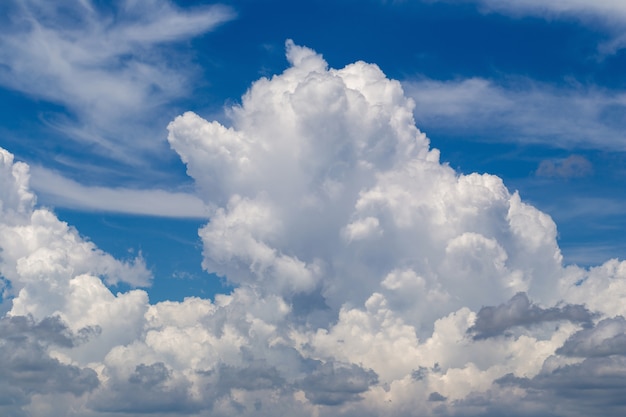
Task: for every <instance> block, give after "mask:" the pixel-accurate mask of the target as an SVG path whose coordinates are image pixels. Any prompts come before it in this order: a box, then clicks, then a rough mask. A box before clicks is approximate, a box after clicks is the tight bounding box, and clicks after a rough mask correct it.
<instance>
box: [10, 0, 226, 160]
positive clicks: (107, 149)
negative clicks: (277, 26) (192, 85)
mask: <svg viewBox="0 0 626 417" xmlns="http://www.w3.org/2000/svg"><path fill="white" fill-rule="evenodd" d="M2 9H3V13H2V15H3V17H2V18H1V23H2V25H3V36H2V38H1V39H0V85H2V86H3V87H5V88H7V89H10V90H15V91H19V92H21V93H25V94H27V95H28V96H30V97H33V98H34V99H36V100H45V101H48V102H51V103H53V104H56V105H60V106H62V108H64V109H65V111H61V112H58V113H55V114H54V115H53V116H48V117H47V118H46V119H47V120H46V122H47V123H48V124H49V125H50V126H52V127H54V128H56V129H58V131H59V132H60V134H61V135H63V136H65V138H66V139H72V140H73V141H74V142H78V143H81V144H83V145H87V147H86V148H85V149H91V151H94V152H96V153H98V154H100V155H105V156H106V157H107V158H110V159H113V160H119V161H123V162H124V163H131V164H138V163H139V162H140V161H141V154H142V153H144V152H149V151H150V152H154V149H157V150H162V149H166V146H165V140H164V134H163V133H162V129H163V128H164V125H163V126H159V130H157V129H155V125H154V124H155V120H158V119H159V118H166V117H168V116H167V115H166V114H163V108H162V107H163V105H165V104H167V103H170V102H171V101H172V100H174V99H176V98H179V97H181V96H183V95H184V94H185V93H186V92H187V91H188V88H189V82H190V80H191V79H192V77H193V69H189V68H193V66H192V65H184V64H185V55H184V53H179V51H177V50H176V48H175V47H174V46H175V45H176V43H177V42H180V41H184V40H188V39H190V38H193V37H195V36H198V35H200V34H202V33H205V32H208V31H210V30H213V29H215V28H216V27H217V26H218V25H219V24H221V23H223V22H226V21H228V20H230V19H233V18H234V12H233V11H232V10H231V9H230V8H227V7H223V6H207V7H197V8H194V9H181V8H180V7H178V6H176V5H175V4H174V3H172V2H171V1H169V0H149V1H142V2H137V1H130V0H125V1H120V2H113V3H112V4H110V5H108V6H107V5H104V4H102V3H99V2H91V1H89V0H62V1H58V2H47V1H42V0H26V1H14V0H9V1H8V2H5V3H4V4H3V5H2ZM159 114H161V116H159ZM61 146H62V145H61Z"/></svg>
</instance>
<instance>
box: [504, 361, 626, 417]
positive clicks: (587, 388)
mask: <svg viewBox="0 0 626 417" xmlns="http://www.w3.org/2000/svg"><path fill="white" fill-rule="evenodd" d="M495 382H496V384H498V385H500V386H501V387H505V388H506V387H507V386H508V387H519V388H522V389H524V390H525V395H524V397H523V398H522V402H523V403H531V404H537V405H540V406H541V407H542V408H543V409H550V408H551V409H552V410H558V411H557V412H556V415H560V416H589V415H598V413H599V410H601V411H600V414H602V415H603V416H607V417H608V416H611V417H612V416H615V417H617V416H623V415H624V414H625V413H626V397H625V396H624V392H625V390H626V357H624V356H611V357H601V358H588V359H585V360H584V361H583V362H581V363H578V364H573V365H566V366H562V367H558V368H557V369H555V370H552V371H544V372H542V373H540V374H539V375H537V376H536V377H534V378H519V377H515V376H513V375H510V374H509V375H507V376H505V377H503V378H500V379H499V380H496V381H495ZM535 415H538V414H537V413H535ZM541 415H543V414H541Z"/></svg>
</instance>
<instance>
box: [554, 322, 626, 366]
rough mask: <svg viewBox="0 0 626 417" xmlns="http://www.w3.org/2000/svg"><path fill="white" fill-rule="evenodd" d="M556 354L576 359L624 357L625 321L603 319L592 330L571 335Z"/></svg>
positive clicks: (625, 347) (625, 340) (625, 350)
mask: <svg viewBox="0 0 626 417" xmlns="http://www.w3.org/2000/svg"><path fill="white" fill-rule="evenodd" d="M556 353H558V354H559V355H565V356H576V357H604V356H611V355H622V356H626V320H625V319H624V317H621V316H620V317H614V318H610V319H604V320H602V321H600V322H599V323H598V324H596V325H595V326H594V327H593V328H589V329H583V330H581V331H579V332H577V333H575V334H573V335H572V336H571V337H570V338H569V339H567V341H566V342H565V344H563V346H562V347H560V348H559V349H558V350H557V351H556Z"/></svg>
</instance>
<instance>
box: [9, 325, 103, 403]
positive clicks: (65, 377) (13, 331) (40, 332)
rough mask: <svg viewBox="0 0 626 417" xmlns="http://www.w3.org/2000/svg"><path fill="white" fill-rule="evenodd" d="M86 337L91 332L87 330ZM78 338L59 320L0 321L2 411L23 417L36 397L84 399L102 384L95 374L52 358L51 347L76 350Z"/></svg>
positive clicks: (90, 370) (89, 370)
mask: <svg viewBox="0 0 626 417" xmlns="http://www.w3.org/2000/svg"><path fill="white" fill-rule="evenodd" d="M82 333H83V335H84V334H86V333H90V330H88V329H85V331H83V332H82ZM78 340H79V337H78V336H77V335H73V334H72V332H71V331H69V329H68V328H67V327H66V326H65V325H64V323H62V322H61V321H60V319H59V318H58V317H47V318H45V319H43V320H41V321H39V322H36V321H35V320H34V319H33V318H32V317H30V316H9V317H3V318H2V319H0V410H2V411H3V414H6V415H22V410H21V407H22V406H24V405H27V404H28V403H29V402H30V397H32V396H33V395H34V394H59V393H71V394H73V395H76V396H81V395H82V394H84V393H85V392H88V391H91V390H93V389H94V388H96V387H97V386H98V384H99V380H98V377H97V375H96V372H95V371H93V370H92V369H89V368H80V367H76V366H73V365H71V364H64V363H62V362H60V361H59V360H58V359H56V358H54V357H51V356H50V354H49V353H48V351H47V348H48V346H60V347H73V346H74V345H75V344H76V343H77V341H78Z"/></svg>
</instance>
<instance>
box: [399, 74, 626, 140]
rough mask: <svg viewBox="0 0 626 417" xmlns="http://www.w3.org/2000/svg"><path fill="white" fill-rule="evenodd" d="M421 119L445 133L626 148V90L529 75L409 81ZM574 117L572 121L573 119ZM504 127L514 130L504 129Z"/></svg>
mask: <svg viewBox="0 0 626 417" xmlns="http://www.w3.org/2000/svg"><path fill="white" fill-rule="evenodd" d="M403 85H404V87H405V88H406V90H407V94H408V95H409V96H411V97H412V98H413V99H414V100H415V103H416V108H415V117H416V119H417V122H418V123H420V124H424V125H426V126H428V127H429V128H431V129H437V130H438V131H439V132H442V133H452V134H456V135H461V136H462V134H464V133H465V134H466V132H468V131H470V132H472V135H474V136H479V137H481V138H483V139H484V140H497V141H508V142H518V143H525V144H528V143H536V144H548V145H549V146H552V147H560V148H563V149H572V148H583V149H585V148H586V149H600V150H611V151H624V150H626V142H625V141H624V135H623V132H624V129H625V128H626V118H624V115H626V93H625V92H621V91H606V90H603V89H599V88H596V89H593V88H590V89H580V88H575V87H572V88H570V89H568V88H560V89H558V88H554V87H550V86H546V85H542V84H540V83H535V82H532V81H530V80H520V81H519V82H517V83H512V84H511V85H509V86H503V85H497V84H496V83H494V82H492V81H489V80H486V79H482V78H469V79H461V80H451V81H438V80H431V79H422V80H416V81H411V80H409V81H406V82H405V83H404V84H403ZM573 121H574V122H573ZM502 132H514V133H511V134H510V135H503V134H502Z"/></svg>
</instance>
